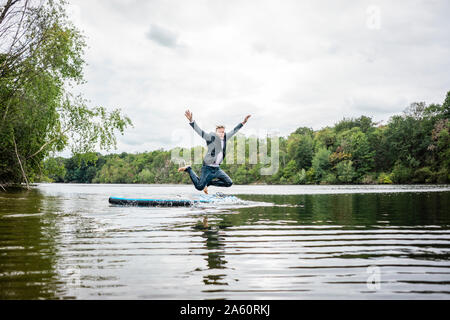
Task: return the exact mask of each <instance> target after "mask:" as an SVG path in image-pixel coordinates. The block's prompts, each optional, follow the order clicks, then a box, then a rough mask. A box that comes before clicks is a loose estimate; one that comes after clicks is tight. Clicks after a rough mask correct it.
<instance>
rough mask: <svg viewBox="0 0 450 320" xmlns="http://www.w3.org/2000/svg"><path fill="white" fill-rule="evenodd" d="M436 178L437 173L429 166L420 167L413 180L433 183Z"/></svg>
mask: <svg viewBox="0 0 450 320" xmlns="http://www.w3.org/2000/svg"><path fill="white" fill-rule="evenodd" d="M435 180H436V179H435V175H434V174H433V172H432V171H431V169H430V168H429V167H424V168H420V169H417V170H416V171H415V172H414V179H413V181H414V182H415V183H431V182H434V181H435Z"/></svg>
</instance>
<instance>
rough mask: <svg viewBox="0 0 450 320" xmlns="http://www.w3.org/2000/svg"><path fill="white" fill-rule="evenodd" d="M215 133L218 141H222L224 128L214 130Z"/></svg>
mask: <svg viewBox="0 0 450 320" xmlns="http://www.w3.org/2000/svg"><path fill="white" fill-rule="evenodd" d="M216 133H217V135H218V136H219V137H220V139H223V138H224V136H225V128H218V129H216Z"/></svg>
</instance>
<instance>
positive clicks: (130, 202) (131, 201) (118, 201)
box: [109, 192, 234, 207]
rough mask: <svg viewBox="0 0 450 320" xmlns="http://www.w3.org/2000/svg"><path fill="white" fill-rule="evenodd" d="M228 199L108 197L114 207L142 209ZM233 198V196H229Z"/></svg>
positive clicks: (213, 196)
mask: <svg viewBox="0 0 450 320" xmlns="http://www.w3.org/2000/svg"><path fill="white" fill-rule="evenodd" d="M226 197H229V196H227V195H224V194H222V193H219V192H218V193H217V194H216V195H210V196H203V199H198V200H190V199H152V198H150V199H135V198H122V197H109V203H111V204H114V205H124V206H143V207H180V206H192V205H194V204H196V203H211V202H215V201H217V200H218V199H220V198H226ZM231 197H234V196H231Z"/></svg>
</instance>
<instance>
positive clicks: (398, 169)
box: [392, 162, 414, 183]
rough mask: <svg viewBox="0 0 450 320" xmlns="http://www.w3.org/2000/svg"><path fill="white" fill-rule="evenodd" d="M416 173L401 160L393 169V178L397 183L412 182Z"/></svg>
mask: <svg viewBox="0 0 450 320" xmlns="http://www.w3.org/2000/svg"><path fill="white" fill-rule="evenodd" d="M413 177H414V174H413V170H412V169H411V168H407V167H405V166H404V165H403V164H401V163H400V162H397V163H396V164H395V166H394V170H392V180H393V181H394V182H395V183H411V182H412V180H413Z"/></svg>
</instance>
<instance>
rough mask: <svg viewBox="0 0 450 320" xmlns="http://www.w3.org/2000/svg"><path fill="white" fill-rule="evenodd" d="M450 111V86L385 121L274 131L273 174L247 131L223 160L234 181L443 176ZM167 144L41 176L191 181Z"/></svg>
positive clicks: (57, 164) (62, 162) (434, 179)
mask: <svg viewBox="0 0 450 320" xmlns="http://www.w3.org/2000/svg"><path fill="white" fill-rule="evenodd" d="M449 118H450V91H449V92H448V93H447V95H446V97H445V99H444V102H443V104H430V105H427V104H426V103H424V102H419V103H412V104H411V105H410V106H409V107H407V108H406V109H405V110H404V112H403V113H402V114H400V115H394V116H392V117H391V118H390V119H389V120H388V122H387V123H386V124H380V123H375V122H374V121H373V120H372V119H371V118H370V117H367V116H360V117H359V118H344V119H342V120H340V121H338V122H337V123H336V124H335V125H333V126H327V127H325V128H322V129H320V130H316V131H315V130H313V129H311V128H307V127H299V128H298V129H297V130H295V131H294V132H292V133H291V134H290V135H289V136H287V137H279V138H278V139H279V161H280V166H279V170H278V171H277V172H276V173H275V174H273V175H269V176H265V175H261V174H260V168H261V167H262V164H249V153H248V145H249V139H250V138H247V137H245V139H246V148H247V150H246V155H245V163H244V164H236V161H235V163H234V164H226V162H224V163H223V164H222V165H221V167H222V168H223V169H224V170H225V171H226V172H227V173H229V175H230V176H231V177H232V179H233V181H234V183H235V184H351V183H356V184H390V183H399V184H404V183H406V184H409V183H442V184H443V183H448V182H449V181H450V133H449V131H450V121H449ZM238 135H239V134H238ZM240 135H241V136H242V134H240ZM230 143H231V142H230ZM234 143H236V141H235V142H234ZM267 143H269V141H267ZM196 148H200V151H202V150H203V152H204V151H205V150H206V148H205V147H203V146H197V147H195V148H191V149H190V150H189V152H191V154H193V152H195V150H194V149H196ZM235 150H236V148H235ZM171 151H172V150H164V149H159V150H154V151H151V152H143V153H137V154H129V153H125V152H124V153H121V154H109V155H101V154H100V153H91V154H90V156H89V157H86V156H85V158H87V159H89V160H87V161H85V160H81V159H80V156H79V155H75V156H73V157H71V158H61V157H57V158H49V159H47V160H46V161H45V162H44V168H45V170H44V171H45V174H46V175H45V179H44V180H46V181H54V182H78V183H191V181H190V178H189V176H188V175H187V174H183V173H179V172H178V171H177V169H178V164H176V163H174V162H172V161H171ZM269 153H270V148H269ZM193 168H194V170H196V172H200V168H201V165H200V164H194V165H193Z"/></svg>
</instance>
